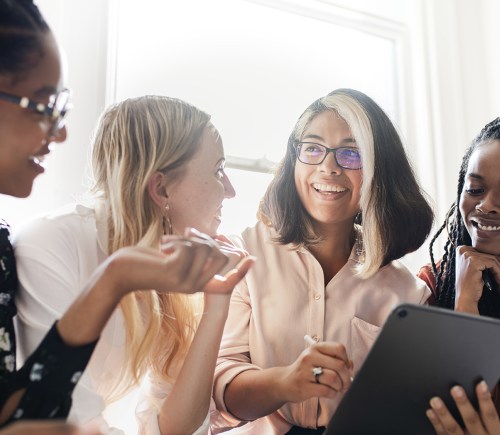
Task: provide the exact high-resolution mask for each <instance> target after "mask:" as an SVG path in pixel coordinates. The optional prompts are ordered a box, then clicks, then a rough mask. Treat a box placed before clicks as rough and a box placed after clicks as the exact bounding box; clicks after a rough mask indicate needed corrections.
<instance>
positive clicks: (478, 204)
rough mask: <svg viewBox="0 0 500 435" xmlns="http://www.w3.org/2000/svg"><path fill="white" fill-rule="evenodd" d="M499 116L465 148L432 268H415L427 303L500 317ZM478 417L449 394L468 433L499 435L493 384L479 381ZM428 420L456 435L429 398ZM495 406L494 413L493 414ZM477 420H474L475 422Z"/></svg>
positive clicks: (457, 392) (499, 408)
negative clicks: (443, 239) (428, 294)
mask: <svg viewBox="0 0 500 435" xmlns="http://www.w3.org/2000/svg"><path fill="white" fill-rule="evenodd" d="M499 167H500V118H496V119H495V120H493V121H491V122H490V123H488V124H487V125H486V126H485V127H484V128H483V129H482V130H481V132H480V133H479V135H478V136H477V137H476V138H475V139H474V141H473V142H472V144H471V145H470V146H469V148H468V149H467V151H466V152H465V155H464V157H463V160H462V166H461V168H460V173H459V177H458V192H457V200H456V202H455V203H454V204H453V205H452V206H451V208H450V210H449V212H448V214H447V218H446V220H445V222H444V224H443V225H442V226H441V228H440V229H439V230H438V231H437V233H436V235H435V236H434V238H433V239H432V241H431V244H430V254H431V261H432V264H431V265H428V266H425V267H423V268H422V269H421V270H420V273H419V277H420V278H422V279H423V280H424V281H426V283H427V284H428V286H429V287H430V288H431V289H432V291H433V296H432V297H431V299H430V300H429V301H430V302H431V303H434V304H436V305H438V306H441V307H445V308H451V309H455V310H456V311H461V312H465V313H471V314H478V315H482V316H490V317H495V318H500V292H499V289H500V286H499V283H500V170H499ZM445 230H446V231H447V232H448V240H447V241H446V244H445V247H444V255H443V257H442V259H441V260H440V261H438V262H436V261H435V259H434V256H433V246H434V243H435V241H436V239H437V237H438V236H439V235H440V234H441V233H442V232H443V231H445ZM476 393H477V396H478V399H479V405H480V412H479V414H478V413H476V411H475V410H474V409H473V408H472V406H471V405H470V402H469V401H468V399H467V397H466V396H465V394H464V393H463V389H462V388H461V387H459V386H456V387H453V389H452V390H451V394H452V397H453V398H454V399H455V401H456V403H457V406H458V408H459V410H460V411H461V413H462V416H463V417H464V421H465V423H466V427H467V429H468V431H469V433H470V434H493V433H496V434H498V433H500V423H499V418H498V412H500V393H499V388H498V386H497V387H496V388H495V389H494V391H493V396H491V395H490V392H489V389H488V386H487V385H486V384H485V383H484V382H480V383H479V384H478V386H477V388H476ZM431 407H432V410H429V413H428V415H429V419H430V420H431V422H432V424H433V425H434V427H435V428H436V431H437V432H438V433H443V434H447V433H453V434H459V433H461V432H460V431H461V429H460V428H459V426H458V424H457V422H456V421H455V420H454V419H453V417H452V416H451V414H449V413H448V411H447V409H446V408H445V407H444V405H443V403H442V401H441V400H440V399H438V398H434V399H432V400H431ZM495 407H496V411H495ZM478 417H479V418H478Z"/></svg>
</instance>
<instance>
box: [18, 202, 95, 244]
mask: <svg viewBox="0 0 500 435" xmlns="http://www.w3.org/2000/svg"><path fill="white" fill-rule="evenodd" d="M95 228H96V223H95V213H94V210H93V209H92V208H89V207H86V206H83V205H80V204H71V205H67V206H65V207H63V208H60V209H58V210H56V211H54V212H52V213H49V214H46V215H43V216H38V217H36V218H33V219H30V220H29V221H26V222H25V223H23V224H22V225H20V226H19V228H18V229H16V230H15V232H14V237H13V241H14V245H15V247H16V249H22V247H35V246H36V247H45V246H47V245H48V244H50V245H59V246H60V245H61V244H64V243H65V242H68V241H70V242H71V243H75V242H78V240H84V239H85V238H87V237H88V235H89V233H91V232H94V233H95Z"/></svg>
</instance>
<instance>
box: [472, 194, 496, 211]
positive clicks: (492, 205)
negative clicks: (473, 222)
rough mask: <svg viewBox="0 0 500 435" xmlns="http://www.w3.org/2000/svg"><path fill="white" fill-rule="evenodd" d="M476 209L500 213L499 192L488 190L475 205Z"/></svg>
mask: <svg viewBox="0 0 500 435" xmlns="http://www.w3.org/2000/svg"><path fill="white" fill-rule="evenodd" d="M476 210H478V211H480V212H482V213H500V193H499V192H494V191H489V192H488V193H487V195H485V196H484V197H483V198H482V200H481V201H480V202H479V204H478V205H476Z"/></svg>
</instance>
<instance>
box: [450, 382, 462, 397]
mask: <svg viewBox="0 0 500 435" xmlns="http://www.w3.org/2000/svg"><path fill="white" fill-rule="evenodd" d="M451 395H452V396H453V397H455V398H457V399H462V398H463V397H465V391H464V389H463V388H462V387H460V386H459V385H455V386H454V387H453V388H452V389H451Z"/></svg>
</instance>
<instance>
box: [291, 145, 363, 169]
mask: <svg viewBox="0 0 500 435" xmlns="http://www.w3.org/2000/svg"><path fill="white" fill-rule="evenodd" d="M295 151H296V153H297V158H298V159H299V161H300V162H302V163H305V164H306V165H320V164H321V163H323V162H324V161H325V159H326V156H327V155H328V153H333V157H334V159H335V162H336V163H337V165H338V166H340V167H341V168H343V169H355V170H356V169H361V168H362V167H363V165H362V162H361V155H360V154H359V149H358V148H354V147H338V148H327V147H325V146H323V145H320V144H319V143H314V142H297V143H296V144H295Z"/></svg>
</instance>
